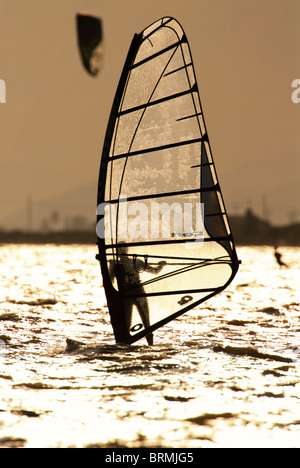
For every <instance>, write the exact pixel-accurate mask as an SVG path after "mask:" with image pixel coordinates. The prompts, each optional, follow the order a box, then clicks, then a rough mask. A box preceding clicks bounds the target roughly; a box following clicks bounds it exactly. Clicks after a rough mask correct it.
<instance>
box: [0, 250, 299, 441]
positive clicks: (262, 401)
mask: <svg viewBox="0 0 300 468" xmlns="http://www.w3.org/2000/svg"><path fill="white" fill-rule="evenodd" d="M281 252H282V254H283V258H284V260H285V261H286V263H287V264H288V266H289V267H288V268H282V269H280V268H279V266H278V265H277V264H276V262H275V259H274V256H273V248H272V247H269V246H264V247H240V248H238V256H239V258H240V259H241V260H242V264H241V267H240V270H239V272H238V274H237V276H236V278H235V279H234V281H233V282H232V283H231V284H230V285H229V287H228V288H227V289H226V290H225V291H223V292H222V293H220V294H219V295H217V296H215V297H214V298H211V299H210V300H209V301H207V302H205V303H204V304H202V305H200V306H198V307H196V308H195V309H194V310H191V311H189V312H188V313H186V314H184V315H182V316H181V317H179V318H178V319H176V320H174V321H172V322H170V323H169V324H167V325H166V326H164V327H163V328H161V329H159V330H157V331H156V332H155V334H154V343H155V344H154V346H152V347H149V346H147V343H146V340H145V339H144V340H141V341H140V342H138V343H136V344H134V345H131V346H120V345H119V346H118V345H116V344H115V342H114V337H113V334H112V329H111V325H110V322H109V315H108V310H107V305H106V298H105V294H104V290H103V287H102V280H101V275H100V269H99V264H98V262H97V261H96V260H95V254H96V247H95V246H93V245H89V246H82V245H68V246H65V245H58V246H56V245H2V246H1V247H0V303H1V309H0V391H1V393H0V447H26V448H30V447H100V448H101V447H113V448H117V447H130V448H133V447H165V448H167V447H168V448H174V447H181V448H198V447H209V448H210V447H298V448H299V447H300V379H299V376H300V301H299V299H300V296H299V285H300V248H298V247H297V248H296V247H293V248H292V247H282V248H281ZM67 340H76V341H79V342H81V343H83V345H81V346H80V347H76V346H75V347H74V346H73V347H72V346H70V343H71V345H72V343H73V342H72V341H68V343H69V346H68V349H67Z"/></svg>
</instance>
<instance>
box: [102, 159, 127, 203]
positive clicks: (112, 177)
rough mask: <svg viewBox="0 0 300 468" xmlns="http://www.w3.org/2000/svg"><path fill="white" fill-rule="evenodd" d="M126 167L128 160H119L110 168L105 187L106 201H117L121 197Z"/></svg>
mask: <svg viewBox="0 0 300 468" xmlns="http://www.w3.org/2000/svg"><path fill="white" fill-rule="evenodd" d="M125 165H126V159H125V158H122V159H117V160H115V161H113V162H112V164H110V165H109V166H108V172H107V178H106V185H105V200H106V201H111V200H114V199H117V198H118V197H119V195H120V189H121V186H122V176H123V172H124V169H125Z"/></svg>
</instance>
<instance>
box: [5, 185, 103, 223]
mask: <svg viewBox="0 0 300 468" xmlns="http://www.w3.org/2000/svg"><path fill="white" fill-rule="evenodd" d="M30 204H31V206H30V207H29V206H28V200H26V199H25V200H24V206H23V207H22V209H18V210H16V211H14V212H13V213H12V214H11V215H10V216H7V217H6V218H4V219H3V220H2V226H3V227H4V228H5V230H15V229H19V230H20V229H21V230H25V231H27V230H30V231H32V230H33V231H48V230H62V229H63V230H68V229H73V230H74V229H75V230H76V229H79V230H82V229H88V228H89V226H92V225H93V223H94V222H95V220H96V205H97V183H96V182H93V183H90V184H86V185H83V186H81V187H78V188H76V189H73V190H70V191H67V192H66V193H63V194H61V195H59V196H55V197H53V198H48V199H46V200H38V201H36V200H34V198H33V199H32V200H31V201H30ZM29 209H30V214H29V213H28V211H29ZM80 224H81V226H80Z"/></svg>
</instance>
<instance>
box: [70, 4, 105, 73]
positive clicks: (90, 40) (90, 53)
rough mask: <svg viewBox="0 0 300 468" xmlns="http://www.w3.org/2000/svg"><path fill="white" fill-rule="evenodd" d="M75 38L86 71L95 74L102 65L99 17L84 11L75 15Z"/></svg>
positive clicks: (101, 32)
mask: <svg viewBox="0 0 300 468" xmlns="http://www.w3.org/2000/svg"><path fill="white" fill-rule="evenodd" d="M76 22H77V40H78V47H79V51H80V55H81V60H82V63H83V66H84V68H85V69H86V71H87V72H88V73H89V74H90V75H92V76H96V75H97V74H98V73H99V71H100V70H101V68H102V65H103V31H102V21H101V19H100V18H98V17H96V16H92V15H88V14H85V13H78V14H77V15H76Z"/></svg>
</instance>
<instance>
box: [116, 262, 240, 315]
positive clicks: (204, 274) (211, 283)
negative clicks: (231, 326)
mask: <svg viewBox="0 0 300 468" xmlns="http://www.w3.org/2000/svg"><path fill="white" fill-rule="evenodd" d="M231 273H232V269H231V267H230V265H229V264H228V263H227V262H225V261H224V262H221V261H215V262H213V261H212V262H211V263H208V264H205V267H204V266H201V264H200V265H199V266H198V267H197V266H195V265H192V266H191V267H190V268H189V267H186V268H185V269H184V268H178V269H177V270H174V269H173V268H172V267H170V268H169V267H168V263H167V264H166V265H165V266H164V267H163V269H162V271H161V273H159V274H158V275H155V276H154V275H151V274H149V273H147V272H141V273H140V274H139V276H140V280H141V282H140V283H139V284H137V285H135V286H134V287H132V288H131V289H128V290H126V291H125V295H135V294H136V295H139V293H141V294H144V293H146V294H147V295H148V296H151V294H156V293H157V292H158V291H157V284H156V282H157V281H159V286H160V287H159V293H161V294H162V295H163V294H165V293H170V294H171V293H172V292H173V293H174V292H176V291H182V292H188V291H199V290H201V289H211V290H215V289H218V288H219V287H222V286H224V285H225V284H226V283H227V281H228V279H229V278H230V276H231ZM141 286H142V287H143V289H144V291H143V292H141V290H140V288H141ZM177 307H178V306H177Z"/></svg>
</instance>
